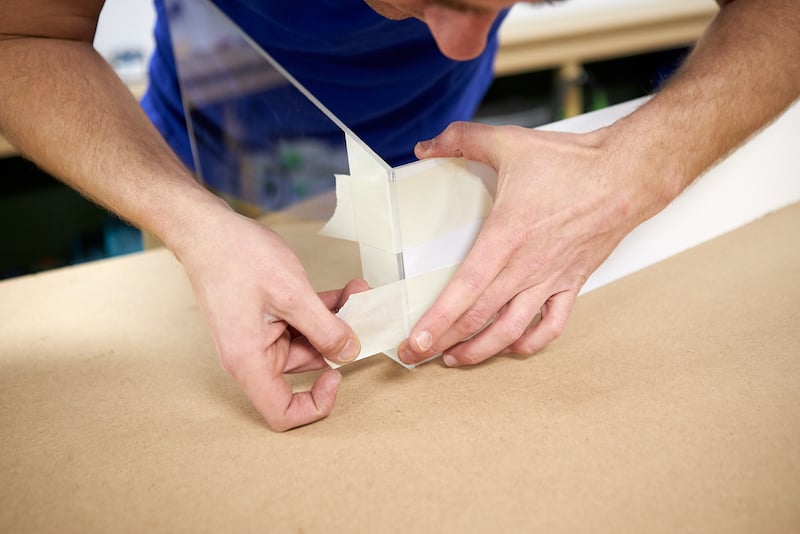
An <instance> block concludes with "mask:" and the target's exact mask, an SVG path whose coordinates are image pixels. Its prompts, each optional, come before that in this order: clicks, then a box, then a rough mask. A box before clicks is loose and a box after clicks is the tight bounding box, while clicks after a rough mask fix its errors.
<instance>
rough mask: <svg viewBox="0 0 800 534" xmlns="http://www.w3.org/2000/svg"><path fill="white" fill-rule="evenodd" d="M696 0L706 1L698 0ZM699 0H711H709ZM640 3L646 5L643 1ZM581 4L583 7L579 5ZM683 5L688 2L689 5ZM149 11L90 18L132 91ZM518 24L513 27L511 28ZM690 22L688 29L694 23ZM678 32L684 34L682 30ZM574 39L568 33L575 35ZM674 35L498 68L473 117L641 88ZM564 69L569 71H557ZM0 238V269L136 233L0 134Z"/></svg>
mask: <svg viewBox="0 0 800 534" xmlns="http://www.w3.org/2000/svg"><path fill="white" fill-rule="evenodd" d="M697 2H699V3H700V4H703V5H706V6H707V4H706V3H704V2H705V0H697ZM707 2H709V3H713V2H711V0H707ZM657 3H659V2H658V0H571V2H567V3H566V4H565V6H564V7H566V6H568V5H571V6H572V7H570V9H571V10H572V11H571V12H570V11H566V12H564V13H565V15H564V20H565V21H567V22H569V21H570V20H572V21H573V22H574V21H575V20H580V19H581V17H583V20H586V21H587V22H591V23H593V24H594V25H595V26H598V27H599V26H602V24H600V21H601V19H602V17H601V16H600V15H598V13H599V11H597V10H602V9H604V6H607V8H608V9H609V10H611V9H612V8H613V9H617V10H620V12H621V13H632V12H633V11H635V9H634V8H636V7H637V5H638V8H641V9H640V11H642V12H643V13H644V11H645V10H644V8H645V7H646V8H647V9H649V11H648V12H647V13H649V14H648V15H647V16H648V17H650V18H654V17H658V16H660V15H659V14H658V12H657V11H654V9H655V5H656V4H657ZM679 3H680V2H679ZM645 4H647V5H645ZM650 4H653V6H654V7H653V8H652V9H651V7H650V6H649V5H650ZM687 5H688V4H687ZM564 7H561V6H559V7H558V8H555V7H552V6H549V7H548V9H552V14H556V13H557V11H556V9H564ZM524 9H526V10H528V9H531V8H529V7H526V8H524ZM584 9H591V10H593V11H592V13H588V12H585V11H584V12H581V11H580V10H584ZM688 9H693V8H692V7H691V6H689V8H688ZM695 10H696V9H695ZM549 13H550V12H548V16H549ZM609 13H610V11H609ZM528 15H531V16H534V17H535V16H538V15H537V13H535V12H533V11H531V13H528V12H527V11H525V13H522V12H521V13H520V15H519V16H518V17H517V19H516V20H517V21H518V26H521V27H522V30H524V29H525V28H524V24H522V22H521V19H523V18H524V17H525V16H528ZM664 16H666V15H664ZM509 19H510V20H511V19H512V17H510V18H509ZM612 20H613V19H612ZM153 21H154V14H153V9H152V5H151V4H150V2H149V1H147V0H137V1H131V0H127V1H125V0H109V1H107V2H106V6H105V8H104V10H103V13H102V15H101V18H100V23H99V26H98V31H97V36H96V39H95V47H96V48H97V50H98V51H99V52H100V53H101V54H102V55H103V56H104V57H105V58H106V59H107V60H108V61H109V63H110V64H111V65H112V66H113V67H114V68H115V69H116V71H117V72H118V73H119V75H120V77H121V78H122V79H123V80H124V81H125V82H126V83H128V84H129V85H130V86H131V88H132V91H133V92H134V93H135V94H141V92H142V91H143V88H144V87H145V85H146V73H147V70H146V69H147V60H148V57H149V55H150V53H151V52H152V48H153V44H152V39H151V30H152V26H153ZM559 23H560V22H559V21H558V20H554V21H548V22H547V25H546V26H547V30H548V31H551V32H554V33H558V31H559V30H558V24H559ZM526 24H527V23H526ZM570 24H572V23H571V22H570ZM650 24H651V27H644V31H645V32H650V33H649V34H646V35H651V36H652V35H654V34H653V32H655V31H657V30H656V27H655V26H654V25H652V23H650ZM676 24H678V27H677V28H676V30H675V31H677V32H681V31H682V30H684V29H686V30H688V29H687V28H681V27H680V21H678V22H677V23H676ZM687 24H688V22H687ZM531 26H533V24H531ZM519 29H520V28H515V29H514V30H515V32H514V35H516V34H517V33H518V32H517V30H519ZM573 31H575V30H574V28H572V26H569V27H568V26H564V29H563V33H564V35H566V36H568V37H567V38H568V40H569V39H573V38H572V37H571V35H572V34H571V33H569V32H573ZM598 31H599V30H598ZM604 31H605V30H604ZM608 31H611V30H608ZM692 31H694V32H695V33H696V30H692ZM511 33H512V32H508V34H509V35H510V34H511ZM684 33H686V35H689V34H691V33H692V32H691V31H689V32H688V33H687V32H684ZM556 37H557V36H556ZM574 39H575V40H576V41H577V39H578V38H577V37H575V38H574ZM681 39H683V40H684V41H687V42H686V43H681V44H680V46H672V45H671V44H670V43H667V44H666V45H664V46H652V45H648V46H647V47H644V46H643V47H642V48H644V49H643V50H636V46H627V47H625V48H626V51H625V52H623V53H614V52H608V53H605V54H591V55H592V56H602V57H598V58H597V59H591V60H588V61H581V62H580V63H577V64H576V63H574V62H571V63H570V64H569V65H568V66H567V67H570V68H569V69H567V68H566V67H565V66H563V65H556V64H553V65H547V64H546V62H545V63H544V64H542V65H540V66H535V67H532V68H525V67H524V66H523V67H514V68H506V69H505V70H504V72H503V73H502V76H500V77H498V78H497V80H496V81H495V82H494V84H493V86H492V88H491V90H490V91H489V94H488V95H487V96H486V99H485V101H484V103H483V105H482V107H481V109H480V110H479V112H478V115H477V116H476V118H475V119H476V120H478V121H481V122H487V123H492V124H518V125H522V126H527V127H534V126H537V125H541V124H545V123H548V122H552V121H554V120H557V119H559V118H561V117H562V116H564V115H565V113H566V110H567V109H568V108H569V106H570V105H572V106H574V105H575V102H574V101H573V102H572V104H570V101H571V100H574V99H575V97H576V95H577V98H578V99H579V103H578V105H579V106H580V108H579V109H580V110H581V111H588V110H592V109H597V108H601V107H604V106H607V105H610V104H613V103H617V102H622V101H625V100H629V99H632V98H636V97H639V96H642V95H645V94H648V93H650V92H652V91H653V90H654V89H656V88H657V87H658V86H659V84H660V83H661V82H662V81H663V80H664V79H665V78H667V77H668V76H669V74H670V73H671V72H672V71H673V70H674V68H675V67H676V66H677V65H678V64H679V63H680V61H681V60H682V58H683V57H684V56H685V54H686V53H687V50H688V48H687V46H688V45H690V44H691V42H689V41H690V39H689V38H687V37H682V38H678V39H677V41H681ZM672 40H673V41H674V40H676V39H672ZM666 41H670V39H666ZM546 45H547V44H546V43H545V44H543V45H541V46H542V47H545V46H546ZM559 46H561V47H566V46H568V44H567V45H565V44H563V43H561V44H560V45H559ZM576 69H577V70H576ZM565 72H566V73H570V74H568V75H565ZM573 109H574V107H573ZM0 243H2V244H3V251H4V252H3V253H2V254H0V279H2V278H8V277H12V276H18V275H23V274H29V273H34V272H37V271H41V270H44V269H49V268H53V267H60V266H64V265H70V264H76V263H81V262H85V261H90V260H95V259H100V258H105V257H110V256H115V255H120V254H126V253H130V252H135V251H138V250H141V248H142V244H141V234H140V233H139V232H138V231H137V230H136V229H134V228H131V227H130V226H128V225H126V224H125V223H123V222H122V221H120V220H119V219H117V218H116V217H114V216H113V215H111V214H109V213H107V212H106V211H105V210H103V209H101V208H99V207H97V206H95V205H94V204H92V203H91V202H89V201H87V200H86V199H84V198H82V197H81V196H80V195H79V194H77V193H75V192H73V191H72V190H70V189H69V188H67V187H65V186H64V185H62V184H60V183H59V182H57V181H56V180H54V179H53V178H51V177H50V176H48V175H47V174H46V173H44V172H42V171H40V170H39V169H37V168H36V166H34V165H33V164H31V163H30V162H28V161H26V160H24V159H22V158H20V157H19V156H18V154H16V153H15V151H14V150H13V148H11V147H9V146H8V145H7V143H5V141H3V140H2V139H0Z"/></svg>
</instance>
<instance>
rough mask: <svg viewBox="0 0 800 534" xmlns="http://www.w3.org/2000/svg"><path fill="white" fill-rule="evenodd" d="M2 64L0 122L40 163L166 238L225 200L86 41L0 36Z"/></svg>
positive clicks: (176, 237)
mask: <svg viewBox="0 0 800 534" xmlns="http://www.w3.org/2000/svg"><path fill="white" fill-rule="evenodd" d="M0 65H3V71H2V73H0V76H2V80H1V81H0V130H2V132H3V134H4V135H5V136H6V137H8V138H9V139H10V140H11V142H12V143H14V144H15V145H16V146H17V147H18V148H19V149H20V150H21V151H22V152H23V153H24V154H25V155H26V156H27V157H29V158H30V159H31V160H33V161H35V162H36V163H37V164H38V165H39V166H41V167H42V168H43V169H45V170H47V171H48V172H50V173H51V174H53V175H54V176H57V177H58V178H59V179H61V180H63V181H64V182H66V183H67V184H69V185H70V186H72V187H74V188H75V189H77V190H79V191H81V192H82V193H83V194H85V195H86V196H88V197H89V198H91V199H92V200H94V201H96V202H98V203H100V204H102V205H103V206H105V207H106V208H108V209H110V210H111V211H113V212H115V213H117V214H119V215H120V216H121V217H123V218H125V219H127V220H129V221H131V222H132V223H133V224H135V225H136V226H138V227H140V228H143V229H146V230H148V231H150V232H152V233H154V234H155V235H157V236H158V237H159V238H161V239H162V240H164V241H165V242H166V243H168V244H170V243H173V242H178V241H180V240H181V239H182V238H183V237H185V236H180V235H176V232H182V231H183V230H184V229H188V228H189V227H191V225H192V223H193V222H194V221H196V220H197V219H198V217H201V216H203V212H204V210H208V211H209V212H214V211H217V210H219V209H220V208H223V209H224V207H223V206H222V204H221V201H219V200H218V199H217V198H216V197H214V196H213V195H211V194H210V193H208V192H207V191H206V190H205V189H204V188H202V186H200V185H199V184H197V183H196V181H195V180H194V178H193V176H192V175H191V174H190V173H189V172H188V171H187V170H186V169H185V167H184V166H183V165H182V163H181V162H180V161H179V160H178V158H177V157H176V156H175V155H174V153H173V152H172V150H171V149H170V148H169V146H168V145H167V144H166V143H165V142H164V140H163V138H162V137H161V136H160V134H159V133H158V131H157V130H156V129H155V128H154V127H153V125H152V124H151V123H150V121H149V120H148V118H147V116H146V115H145V114H144V112H143V111H142V110H141V108H140V106H139V105H138V103H137V102H136V100H135V99H134V98H133V96H132V95H131V93H130V91H129V90H128V89H127V87H126V86H125V85H124V84H123V83H122V82H121V81H120V80H119V78H118V77H117V76H116V74H115V73H114V71H113V69H111V68H110V66H109V65H108V64H107V63H106V62H105V61H104V60H103V59H102V57H100V56H99V55H98V54H97V53H96V52H95V51H94V50H93V48H92V47H91V45H90V44H89V43H85V42H80V41H71V40H62V39H44V38H35V37H26V38H12V39H5V40H0Z"/></svg>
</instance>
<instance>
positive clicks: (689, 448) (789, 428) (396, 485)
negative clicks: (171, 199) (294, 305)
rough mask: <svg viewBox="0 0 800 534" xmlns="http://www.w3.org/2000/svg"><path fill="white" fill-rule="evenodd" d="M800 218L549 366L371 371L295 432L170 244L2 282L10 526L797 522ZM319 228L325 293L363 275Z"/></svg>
mask: <svg viewBox="0 0 800 534" xmlns="http://www.w3.org/2000/svg"><path fill="white" fill-rule="evenodd" d="M799 225H800V205H794V206H792V207H790V208H787V209H784V210H782V211H780V212H778V213H776V214H773V215H769V216H767V217H765V218H763V219H762V220H759V221H757V222H756V223H753V224H750V225H748V226H746V227H743V228H741V229H739V230H737V231H735V232H733V233H730V234H727V235H725V236H723V237H721V238H718V239H716V240H714V241H712V242H709V243H706V244H704V245H702V246H700V247H697V248H695V249H692V250H689V251H687V252H685V253H683V254H680V255H679V256H676V257H674V258H672V259H670V260H667V261H665V262H662V263H660V264H657V265H655V266H653V267H651V268H648V269H646V270H644V271H641V272H639V273H637V274H634V275H631V276H629V277H627V278H624V279H622V280H620V281H618V282H616V283H613V284H611V285H609V286H605V287H603V288H601V289H598V290H596V291H594V292H592V293H589V294H587V295H585V296H583V297H581V298H580V299H578V302H577V304H576V306H575V310H574V313H573V315H572V318H571V320H570V322H569V324H568V328H567V331H566V332H565V334H564V335H563V337H562V338H561V339H559V340H558V341H556V342H555V343H553V344H551V345H550V346H549V347H548V348H547V349H545V350H544V351H543V352H542V353H540V354H539V355H538V356H536V357H532V358H513V357H504V358H495V359H493V360H492V361H490V362H489V363H487V364H485V365H482V366H479V367H476V368H473V369H460V370H450V369H445V368H443V367H442V366H441V365H440V364H439V363H431V364H428V365H425V366H423V367H420V368H418V369H417V370H415V371H407V370H405V369H403V368H402V367H400V366H398V365H397V364H395V363H393V362H392V361H390V360H388V359H383V358H381V359H372V360H366V361H363V362H360V363H356V364H354V365H352V366H349V367H347V368H344V369H343V374H344V381H343V383H342V386H341V389H340V394H339V398H338V400H337V403H336V408H335V410H334V413H333V415H331V416H330V417H329V418H328V419H326V420H324V421H322V422H319V423H316V424H313V425H309V426H307V427H304V428H300V429H297V430H294V431H291V432H289V433H286V434H277V433H274V432H272V431H270V430H269V429H268V428H267V427H266V426H265V424H264V423H263V422H262V420H261V419H260V417H259V416H258V414H257V413H256V412H255V411H254V410H253V409H252V408H251V407H250V406H249V405H248V402H247V400H246V399H245V397H244V395H243V394H242V393H241V391H240V390H239V388H238V386H237V385H236V384H235V383H234V382H233V380H232V379H230V378H229V377H228V376H226V375H225V373H224V372H223V371H222V369H221V368H220V366H219V364H218V363H217V361H216V356H215V354H214V348H213V343H212V341H211V339H210V337H209V334H208V332H207V330H206V327H205V326H204V323H203V320H202V317H201V316H200V313H199V311H198V309H197V306H196V304H195V302H194V299H193V297H192V293H191V290H190V288H189V284H188V283H187V280H186V277H185V275H184V274H183V273H182V270H181V267H180V266H179V264H178V263H177V262H176V261H175V260H174V259H173V258H172V257H171V256H170V255H169V253H168V252H166V251H163V250H162V251H154V252H147V253H143V254H138V255H134V256H131V257H127V258H122V259H115V260H109V261H103V262H99V263H95V264H91V265H86V266H81V267H75V268H69V269H63V270H59V271H55V272H52V273H47V274H42V275H38V276H31V277H26V278H21V279H16V280H11V281H7V282H3V283H0V482H1V483H0V531H2V532H33V531H35V532H59V533H62V532H181V531H182V532H186V531H190V532H203V531H205V532H533V531H543V532H562V531H564V532H576V531H577V532H686V531H694V532H712V531H713V532H762V531H768V532H798V531H800V506H798V503H800V448H798V445H797V444H798V443H799V442H800V414H798V406H800V313H798V312H800V283H798V280H799V279H800V247H799V246H798V240H797V228H798V226H799ZM312 226H313V225H308V224H307V223H303V224H298V225H293V226H292V225H290V226H287V227H286V228H285V229H284V233H285V235H287V236H288V238H289V239H290V240H291V241H292V242H294V243H299V244H297V245H296V247H299V248H300V253H301V256H304V258H305V262H306V265H308V266H309V269H310V272H311V274H312V276H313V277H315V278H316V281H317V284H318V287H324V286H327V287H333V286H334V285H336V284H341V283H342V282H343V281H346V280H347V278H349V277H350V276H352V275H353V274H357V266H358V260H357V257H356V256H355V255H354V254H351V253H342V252H339V251H340V250H341V249H340V248H339V247H342V246H345V247H346V246H348V244H346V243H341V242H338V241H335V240H327V239H324V238H320V237H314V238H308V240H303V241H300V242H298V241H297V240H298V239H299V238H300V237H302V236H304V235H306V234H308V232H310V231H311V230H313V228H312ZM350 252H352V251H350ZM353 271H356V272H353ZM326 277H327V278H326ZM310 381H311V378H309V377H299V378H298V379H297V385H298V386H299V387H300V386H303V385H307V384H309V383H310Z"/></svg>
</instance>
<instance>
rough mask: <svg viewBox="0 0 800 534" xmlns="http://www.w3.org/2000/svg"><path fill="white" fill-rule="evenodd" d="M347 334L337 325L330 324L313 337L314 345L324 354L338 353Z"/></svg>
mask: <svg viewBox="0 0 800 534" xmlns="http://www.w3.org/2000/svg"><path fill="white" fill-rule="evenodd" d="M346 338H347V336H346V335H345V334H344V332H342V330H341V328H339V325H337V324H335V323H334V324H332V325H330V326H329V327H328V328H327V329H325V330H324V332H323V333H322V335H320V336H319V337H317V338H315V340H314V341H315V343H314V344H315V346H316V348H317V350H318V351H320V352H321V353H322V354H324V355H329V354H334V353H338V351H339V350H340V349H341V348H342V347H343V346H344V344H345V341H346Z"/></svg>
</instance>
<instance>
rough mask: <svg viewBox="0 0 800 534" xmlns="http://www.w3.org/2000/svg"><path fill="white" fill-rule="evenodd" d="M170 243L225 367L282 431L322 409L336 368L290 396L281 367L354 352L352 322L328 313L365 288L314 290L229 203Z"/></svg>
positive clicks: (330, 400)
mask: <svg viewBox="0 0 800 534" xmlns="http://www.w3.org/2000/svg"><path fill="white" fill-rule="evenodd" d="M213 213H214V215H212V216H211V217H209V220H208V222H207V224H208V226H207V227H205V228H204V229H202V230H201V231H199V232H198V231H197V229H194V230H193V231H192V234H191V235H192V237H189V238H188V242H182V241H183V240H182V238H177V239H176V240H175V241H177V242H180V245H179V246H177V247H173V250H174V251H175V253H176V255H177V256H178V258H179V259H180V261H181V262H182V263H183V265H184V267H185V268H186V271H187V273H188V274H189V278H190V279H191V282H192V286H193V288H194V291H195V294H196V296H197V299H198V302H199V304H200V307H201V309H202V310H203V313H204V315H205V317H206V320H207V322H208V324H209V327H210V329H211V334H212V336H213V338H214V341H215V343H216V348H217V353H218V354H219V357H220V361H221V363H222V366H223V367H224V368H225V370H226V371H227V372H228V373H230V375H231V376H233V377H234V378H235V379H236V380H237V382H239V384H240V385H241V387H242V389H243V390H244V392H245V393H246V394H247V397H248V398H249V399H250V401H251V402H252V403H253V405H254V406H255V408H256V409H257V410H258V411H259V412H260V413H261V415H262V416H264V418H265V419H266V420H267V422H268V423H269V425H270V426H271V427H272V428H273V429H275V430H278V431H283V430H287V429H290V428H293V427H297V426H301V425H305V424H308V423H311V422H313V421H316V420H318V419H321V418H323V417H325V416H327V415H328V414H329V413H330V412H331V410H332V408H333V404H334V401H335V399H336V392H337V389H338V385H339V381H340V380H341V375H340V374H339V373H338V372H337V371H333V370H329V371H327V372H325V373H323V374H322V375H320V376H319V377H318V378H317V380H316V381H315V382H314V385H313V387H312V388H311V391H308V392H303V393H293V392H292V387H291V386H290V384H289V383H288V382H287V381H286V379H285V378H284V376H283V375H284V373H287V372H298V371H308V370H314V369H322V368H325V367H327V364H326V363H325V361H324V360H323V358H322V357H323V356H324V357H326V358H328V359H331V360H334V361H339V362H347V361H350V360H352V359H353V358H355V356H356V355H357V354H358V352H359V350H360V345H359V341H358V338H357V337H356V335H355V333H353V331H352V330H351V329H350V327H349V326H348V325H347V324H346V323H345V322H344V321H342V320H340V319H338V318H337V317H335V316H334V315H333V313H331V311H332V310H336V309H338V308H339V307H341V306H342V305H343V304H344V302H345V301H346V300H347V297H348V296H349V295H350V294H351V293H353V292H358V291H363V290H365V289H368V287H367V285H366V282H364V281H354V282H351V283H350V284H348V286H347V287H346V288H344V289H343V290H338V291H329V292H324V293H321V294H320V295H317V294H316V293H315V292H314V291H313V289H312V288H311V284H310V283H309V281H308V279H307V277H306V274H305V271H304V270H303V267H302V265H301V264H300V261H299V260H298V259H297V257H296V256H295V255H294V254H293V253H292V252H291V251H290V250H289V249H288V247H287V246H286V245H285V243H284V242H283V241H282V240H281V238H280V237H278V236H277V235H276V234H274V233H273V232H272V231H270V230H269V229H268V228H267V227H265V226H263V225H261V224H259V223H257V222H255V221H253V220H251V219H248V218H246V217H243V216H240V215H238V214H235V213H233V212H232V211H230V210H228V209H227V208H226V209H223V210H213Z"/></svg>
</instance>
